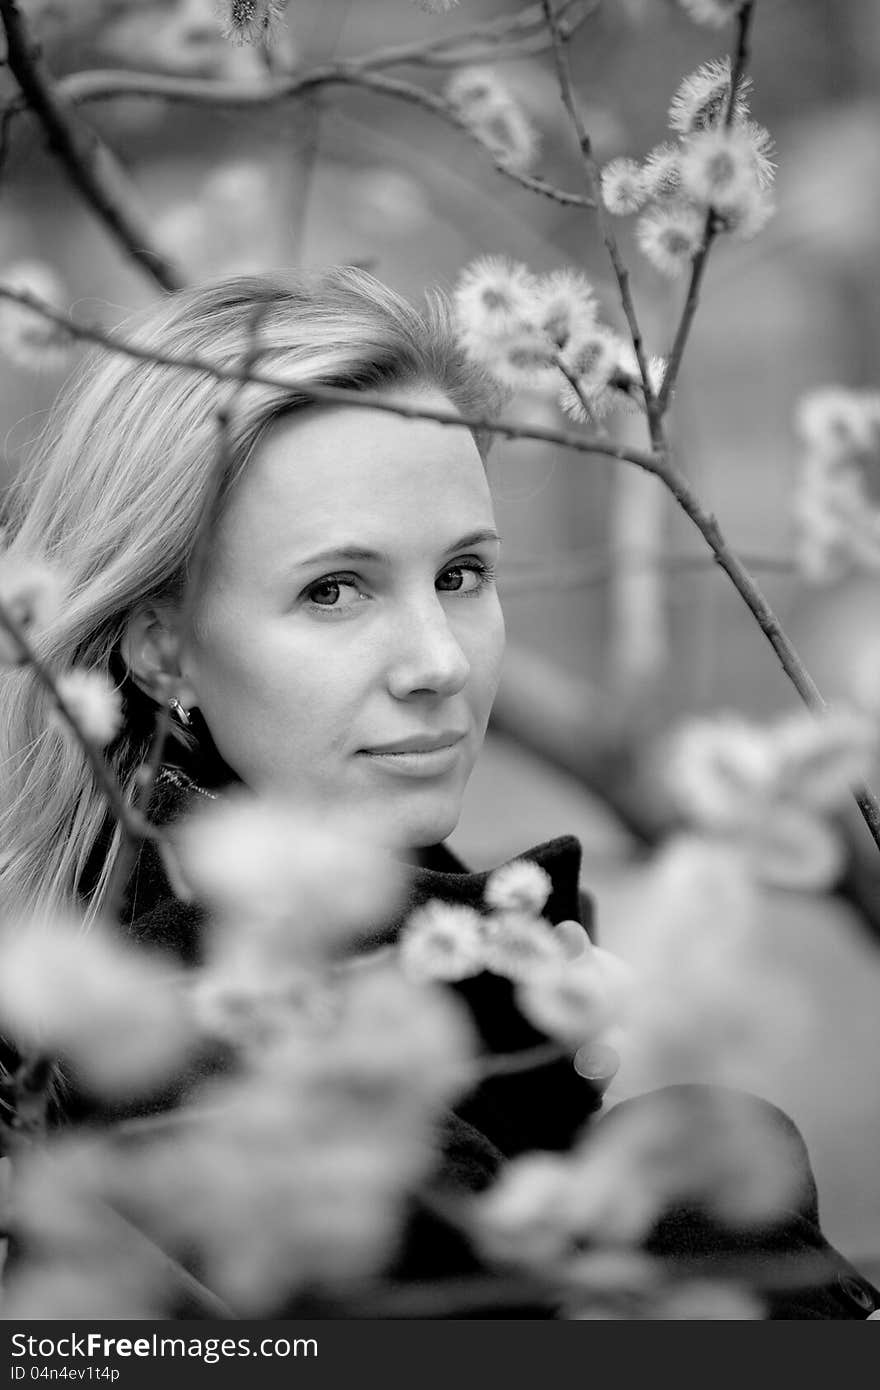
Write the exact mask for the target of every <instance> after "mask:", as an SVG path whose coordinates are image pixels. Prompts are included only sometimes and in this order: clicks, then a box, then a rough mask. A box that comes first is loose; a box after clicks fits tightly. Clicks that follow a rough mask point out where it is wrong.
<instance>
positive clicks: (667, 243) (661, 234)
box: [636, 204, 705, 279]
mask: <svg viewBox="0 0 880 1390" xmlns="http://www.w3.org/2000/svg"><path fill="white" fill-rule="evenodd" d="M704 233H705V216H704V215H703V214H702V213H701V212H700V211H699V210H698V209H697V208H693V207H688V206H686V205H678V204H673V205H671V206H669V207H663V206H658V207H653V208H649V209H648V211H647V212H646V213H644V214H643V215H642V216H641V217H640V218H639V221H638V224H637V227H636V238H637V240H638V244H639V247H640V249H641V251H642V252H643V254H644V255H645V256H646V257H647V259H648V260H649V261H650V262H651V264H652V265H653V266H654V267H655V268H656V269H657V270H659V271H660V272H661V274H663V275H666V276H668V277H669V278H670V279H674V278H675V277H676V276H678V275H681V274H682V273H683V272H684V270H685V269H686V267H687V266H689V265H690V264H691V262H692V261H693V259H694V257H695V256H696V254H697V252H698V251H699V250H700V248H701V247H702V245H703V237H704Z"/></svg>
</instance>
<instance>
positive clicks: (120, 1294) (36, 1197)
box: [3, 1136, 168, 1320]
mask: <svg viewBox="0 0 880 1390" xmlns="http://www.w3.org/2000/svg"><path fill="white" fill-rule="evenodd" d="M117 1162H118V1160H117V1159H116V1158H115V1156H114V1152H113V1148H112V1146H111V1144H109V1143H108V1142H107V1140H106V1139H105V1138H104V1137H100V1138H93V1137H89V1138H83V1137H75V1138H71V1137H69V1136H66V1137H64V1138H63V1139H53V1140H52V1141H51V1142H49V1143H47V1144H46V1145H45V1146H43V1147H41V1148H36V1147H32V1148H28V1149H27V1151H25V1152H22V1153H20V1154H19V1156H18V1159H17V1164H16V1183H15V1191H14V1194H13V1202H12V1209H11V1212H10V1218H9V1219H10V1221H11V1223H12V1225H13V1227H14V1229H15V1232H16V1235H17V1237H18V1238H19V1240H22V1241H23V1243H24V1249H25V1250H26V1252H27V1253H26V1255H25V1256H24V1258H23V1259H20V1260H19V1261H17V1262H16V1265H15V1267H14V1269H13V1271H12V1273H11V1274H10V1273H9V1272H7V1276H6V1281H5V1283H6V1288H5V1290H4V1298H3V1316H4V1318H21V1319H23V1320H27V1319H30V1318H41V1319H42V1318H54V1317H61V1318H68V1319H71V1320H73V1319H80V1318H105V1317H112V1318H160V1317H162V1316H163V1313H164V1312H165V1311H166V1305H165V1302H164V1298H165V1296H166V1295H167V1285H168V1261H167V1259H166V1258H165V1256H164V1255H163V1254H162V1252H161V1251H160V1250H158V1249H156V1247H155V1246H154V1245H153V1244H152V1243H151V1242H150V1241H149V1240H146V1239H145V1238H144V1237H143V1235H141V1234H140V1232H139V1231H138V1230H137V1229H136V1228H135V1227H133V1226H132V1225H131V1224H129V1223H128V1222H127V1221H126V1220H125V1218H124V1217H122V1216H121V1215H120V1213H119V1212H117V1211H116V1210H114V1209H113V1207H112V1206H111V1205H110V1204H109V1203H108V1201H107V1200H106V1198H107V1196H108V1193H109V1191H110V1188H111V1184H110V1181H109V1177H110V1173H111V1172H112V1170H113V1168H114V1167H115V1166H116V1164H117Z"/></svg>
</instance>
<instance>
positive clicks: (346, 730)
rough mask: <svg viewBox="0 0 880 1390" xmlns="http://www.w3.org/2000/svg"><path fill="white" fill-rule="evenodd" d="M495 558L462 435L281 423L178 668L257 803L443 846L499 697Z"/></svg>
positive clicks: (378, 419)
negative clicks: (264, 798)
mask: <svg viewBox="0 0 880 1390" xmlns="http://www.w3.org/2000/svg"><path fill="white" fill-rule="evenodd" d="M397 394H398V395H400V392H398V393H397ZM408 394H410V395H411V397H412V398H413V399H414V400H417V401H418V402H419V403H423V404H426V405H428V406H431V405H434V406H443V407H447V408H448V407H449V402H448V400H447V399H446V398H445V397H444V396H442V395H441V394H440V393H439V392H438V391H436V390H433V389H431V388H429V387H421V388H419V389H415V388H413V389H412V390H411V391H410V392H409V393H408ZM498 544H499V543H498V540H497V538H496V536H495V533H494V517H493V510H492V501H491V497H490V494H489V488H488V485H487V481H486V475H485V470H484V467H483V463H482V460H481V459H480V456H479V453H478V451H477V447H476V445H475V443H474V441H473V438H472V437H471V435H470V433H469V432H468V431H467V430H464V429H454V428H449V427H444V426H442V425H439V424H436V423H433V422H431V421H426V420H417V421H408V420H403V419H401V418H400V417H398V416H395V415H392V414H386V413H383V412H381V411H373V410H369V409H360V408H351V407H345V406H341V407H314V408H311V409H308V410H306V411H301V412H299V413H297V414H294V415H290V416H288V417H286V418H282V419H281V420H279V421H277V422H276V423H275V424H274V425H272V426H271V427H270V429H269V431H268V432H267V433H266V434H265V435H264V437H263V439H262V441H261V443H260V445H259V447H258V448H257V450H256V451H255V452H254V455H253V457H252V459H251V462H250V463H249V465H248V469H247V471H246V473H245V474H244V476H243V478H242V479H241V481H240V483H239V485H238V487H237V489H236V490H235V492H234V493H233V495H232V498H231V500H230V503H229V506H228V508H227V510H226V512H225V514H224V516H223V519H222V522H221V525H220V527H219V533H218V536H217V539H216V542H215V545H214V547H213V548H212V556H211V563H210V565H209V566H208V568H207V571H206V575H205V582H204V586H203V589H202V593H201V594H200V596H199V602H198V605H197V625H196V633H197V635H196V636H195V637H194V639H193V642H192V644H191V645H189V646H188V647H187V649H186V651H185V654H184V660H183V673H184V675H185V677H186V678H187V682H188V686H189V693H190V695H191V698H192V700H193V701H194V702H195V703H197V704H198V706H199V708H200V710H201V712H202V715H203V716H204V718H205V720H206V721H207V724H208V728H209V729H210V731H211V734H212V737H213V738H214V741H215V742H216V744H217V747H218V749H219V751H220V753H221V755H222V756H223V757H224V758H225V760H226V762H227V763H228V764H229V766H230V767H231V768H232V769H233V770H234V771H235V772H236V773H237V774H238V775H239V777H241V779H242V780H243V781H244V782H245V783H246V784H247V785H248V786H250V787H252V788H253V789H255V790H259V791H276V792H282V793H285V794H293V795H295V796H297V797H303V798H305V799H307V800H308V801H309V802H311V803H313V804H316V805H317V806H319V807H320V806H321V805H326V806H332V807H344V808H346V809H348V810H351V811H354V812H356V813H357V814H358V815H359V814H360V813H361V812H362V813H363V817H364V821H365V823H366V824H367V825H368V827H369V829H370V831H371V832H372V833H374V834H376V835H377V837H378V838H379V839H380V840H382V841H383V842H384V843H386V844H388V845H389V846H393V847H398V848H401V847H409V848H414V847H417V846H422V845H428V844H434V843H436V842H437V841H439V840H442V839H443V838H444V836H446V835H448V834H449V833H450V832H451V831H452V829H453V828H454V827H455V825H456V823H457V821H458V818H459V814H460V808H461V800H462V795H463V793H464V789H465V785H466V783H467V780H468V777H469V776H470V772H471V769H472V768H473V765H474V762H475V760H476V757H477V754H478V752H479V750H480V747H481V744H482V742H483V737H484V734H485V730H486V724H487V722H488V719H489V712H490V710H491V707H492V702H493V700H494V698H495V692H496V689H497V685H498V678H499V674H500V667H501V658H502V652H503V647H504V620H503V617H502V613H501V608H500V605H499V602H498V596H497V593H496V590H495V585H494V583H493V580H492V571H493V568H494V566H495V563H496V561H497V556H498ZM437 745H445V746H444V747H440V748H438V747H437ZM429 747H433V748H434V751H428V752H426V751H405V750H406V749H408V750H425V749H428V748H429ZM382 750H386V751H382Z"/></svg>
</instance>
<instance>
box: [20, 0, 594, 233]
mask: <svg viewBox="0 0 880 1390" xmlns="http://www.w3.org/2000/svg"><path fill="white" fill-rule="evenodd" d="M3 3H7V0H3ZM334 84H341V85H343V86H345V85H348V86H353V87H365V88H367V89H368V90H369V91H373V92H377V93H379V94H380V95H383V96H388V97H393V98H395V99H397V100H399V101H407V102H410V103H411V104H412V105H415V106H421V107H422V109H423V110H425V111H430V112H431V114H432V115H435V116H439V117H440V118H441V120H444V121H446V122H447V123H448V124H450V125H452V126H454V127H455V128H456V129H457V130H460V131H462V132H463V133H464V134H465V135H466V136H467V137H468V139H469V140H472V141H473V142H474V143H475V144H477V145H478V146H479V147H480V149H481V150H483V151H484V152H485V153H487V154H488V155H489V158H490V159H491V160H492V163H493V165H494V167H495V169H496V170H497V171H498V173H499V174H503V175H504V176H505V177H506V178H509V179H512V180H513V182H514V183H518V184H519V185H520V186H521V187H522V188H527V189H528V190H529V191H530V192H532V193H538V194H540V195H541V196H542V197H545V198H551V199H552V200H553V201H554V202H557V203H561V204H562V205H563V206H565V207H593V206H595V204H594V200H593V199H592V198H591V197H583V196H582V195H581V194H578V193H569V192H567V191H566V190H565V189H563V188H557V187H556V186H555V185H554V184H551V183H548V182H547V181H546V180H545V179H541V178H536V177H533V176H531V175H529V174H522V173H519V172H517V171H516V170H514V169H510V168H508V167H507V165H505V164H503V163H502V162H501V161H500V160H498V159H497V158H496V157H495V156H494V154H493V153H492V151H491V150H490V149H489V147H488V146H487V145H486V143H485V141H483V140H481V139H480V137H479V135H477V134H476V133H475V131H474V130H473V129H472V128H471V126H469V125H468V123H467V122H466V121H464V120H463V119H462V117H461V116H460V115H459V113H458V112H457V111H456V109H455V107H454V106H453V105H452V103H451V102H448V101H446V99H445V98H444V97H442V96H439V95H438V94H437V93H436V92H431V91H429V90H428V89H427V88H425V87H418V86H416V85H415V84H414V83H412V82H404V81H402V80H401V79H400V78H396V77H386V76H385V75H384V74H382V73H378V72H373V71H371V70H370V67H369V65H368V64H367V63H366V62H363V61H362V60H359V59H353V60H349V61H347V62H344V63H323V64H321V65H320V66H317V67H314V68H309V69H307V70H306V71H304V72H300V73H298V74H293V75H291V76H285V77H280V78H279V77H276V78H274V79H272V80H271V81H259V82H248V83H245V82H242V83H232V82H218V81H215V80H213V79H209V78H191V77H186V78H184V77H171V76H165V75H157V74H153V73H140V72H128V71H125V70H119V71H103V70H101V71H96V72H79V73H74V74H73V75H72V76H70V77H66V78H63V79H62V80H61V81H60V82H59V83H58V86H57V91H58V93H59V94H60V95H62V96H63V98H64V100H65V102H67V103H68V104H69V105H71V106H80V105H82V104H83V103H85V102H90V101H110V100H113V99H115V98H117V97H123V96H137V97H156V98H160V99H161V100H163V101H171V102H175V101H180V102H185V103H187V104H188V105H194V106H226V107H263V106H271V105H274V104H275V103H276V102H280V101H289V100H291V99H293V98H294V97H298V96H303V95H305V94H307V93H309V92H312V91H314V90H315V89H317V88H320V87H325V86H331V85H334Z"/></svg>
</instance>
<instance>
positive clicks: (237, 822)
mask: <svg viewBox="0 0 880 1390" xmlns="http://www.w3.org/2000/svg"><path fill="white" fill-rule="evenodd" d="M175 844H176V848H177V850H178V853H179V856H180V862H181V867H182V872H183V876H184V879H185V881H186V883H187V884H188V885H189V888H190V891H191V893H192V894H194V895H195V896H196V897H197V898H200V899H202V900H204V902H205V903H206V904H207V905H208V906H209V907H211V908H213V909H215V910H216V911H217V913H218V915H219V916H220V918H221V919H222V920H223V921H224V922H226V923H229V922H232V923H233V924H235V925H236V927H237V929H238V930H239V931H241V930H242V925H243V923H250V924H251V925H252V926H253V928H254V930H255V932H256V937H255V941H256V940H257V939H259V941H260V943H261V948H262V949H263V950H264V951H265V952H266V953H267V956H268V958H269V959H270V960H271V959H273V958H276V959H278V960H279V961H281V960H283V961H289V960H291V959H295V958H297V956H298V955H300V954H301V953H305V954H309V953H311V952H314V951H318V952H319V953H332V952H333V951H334V950H335V949H336V948H337V947H338V945H339V942H340V939H351V938H352V937H353V936H355V935H357V933H358V930H359V929H369V928H370V927H375V926H376V925H377V924H378V923H380V922H382V921H384V920H386V919H387V917H388V914H389V913H390V912H393V910H394V908H395V907H396V905H397V902H398V900H399V897H400V893H401V891H402V874H401V871H400V870H399V869H398V868H397V867H395V861H394V860H392V859H391V857H390V856H389V855H388V854H387V853H384V854H383V852H382V850H381V848H380V847H379V846H377V845H376V844H374V843H373V842H372V841H371V840H370V839H368V838H367V837H366V835H365V833H364V828H363V825H362V824H361V823H360V822H357V823H355V822H354V821H353V820H352V819H351V818H350V817H349V816H348V815H346V814H344V813H339V814H338V815H336V816H333V817H330V816H325V815H322V816H315V815H314V814H313V813H310V808H309V807H308V806H301V805H298V804H295V803H292V802H290V801H288V800H285V799H282V798H281V797H279V796H274V795H265V796H259V797H258V796H254V795H251V794H250V793H241V794H238V795H232V794H229V795H228V796H225V797H224V798H223V801H222V804H221V803H220V802H216V803H212V804H211V805H210V806H208V807H200V808H199V809H198V811H197V812H193V813H192V814H191V815H189V816H188V817H187V818H186V819H185V821H184V822H183V823H182V824H181V826H180V829H179V831H178V832H177V833H176V835H175ZM341 864H344V865H345V873H340V872H339V869H340V865H341Z"/></svg>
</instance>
